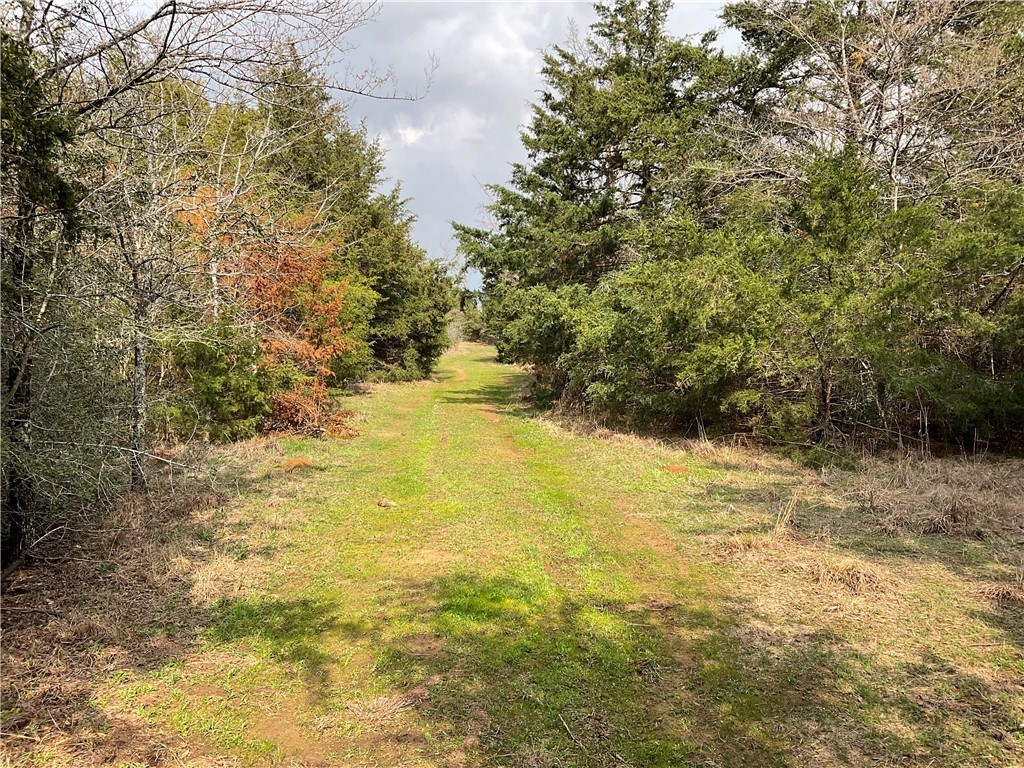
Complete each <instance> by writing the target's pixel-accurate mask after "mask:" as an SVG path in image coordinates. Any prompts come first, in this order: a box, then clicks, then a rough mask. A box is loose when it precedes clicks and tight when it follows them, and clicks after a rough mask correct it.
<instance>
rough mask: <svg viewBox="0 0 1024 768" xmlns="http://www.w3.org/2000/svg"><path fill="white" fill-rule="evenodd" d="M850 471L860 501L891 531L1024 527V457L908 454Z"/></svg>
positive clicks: (978, 533)
mask: <svg viewBox="0 0 1024 768" xmlns="http://www.w3.org/2000/svg"><path fill="white" fill-rule="evenodd" d="M845 474H846V475H847V477H848V479H849V482H850V484H851V485H852V495H853V497H854V499H855V500H856V502H857V503H858V505H859V506H860V507H861V509H862V510H863V511H865V512H866V513H868V515H870V516H871V517H873V518H874V519H875V521H876V524H877V525H878V527H879V528H881V530H882V531H884V532H885V533H887V534H890V535H901V534H907V533H910V534H915V533H916V534H939V535H944V536H955V537H965V538H966V537H974V538H982V539H987V538H993V539H995V538H1004V539H1006V538H1011V537H1014V536H1020V535H1021V534H1022V533H1024V461H1020V460H1003V461H994V460H986V459H983V458H954V459H935V458H928V459H915V458H911V457H903V458H901V459H899V460H896V461H893V460H875V461H873V462H871V463H870V464H869V465H868V466H867V467H866V468H865V470H864V471H862V472H857V473H845Z"/></svg>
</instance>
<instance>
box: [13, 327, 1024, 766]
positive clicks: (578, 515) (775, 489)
mask: <svg viewBox="0 0 1024 768" xmlns="http://www.w3.org/2000/svg"><path fill="white" fill-rule="evenodd" d="M522 375H523V374H521V373H520V372H518V371H517V370H516V369H513V368H510V367H507V366H501V365H498V364H496V363H495V362H493V350H491V349H490V348H488V347H483V346H480V345H463V346H462V347H460V348H459V349H458V350H456V351H455V352H454V353H450V354H449V355H447V356H445V357H444V358H443V359H442V364H441V368H440V371H439V373H438V375H437V376H436V380H434V381H431V382H424V383H419V384H406V385H388V386H380V387H377V388H375V389H374V391H373V392H371V393H368V394H365V395H361V396H358V397H352V398H348V399H347V403H346V407H348V408H351V409H352V410H353V411H354V412H355V414H356V416H355V417H354V419H355V421H354V425H355V426H356V428H357V429H358V430H359V432H360V434H359V436H358V437H356V438H354V439H351V440H314V439H283V440H263V441H254V442H252V443H248V444H244V445H240V446H234V447H232V448H231V449H230V450H226V451H224V452H223V453H221V454H218V455H217V456H216V457H215V458H216V460H217V461H218V462H219V463H220V465H221V473H220V475H219V480H218V482H217V484H216V486H215V487H214V488H213V490H212V491H208V492H207V491H203V493H202V494H199V497H198V498H193V500H192V501H193V502H194V504H193V506H192V507H189V511H188V513H187V514H185V513H183V512H180V511H179V512H176V511H175V510H173V509H171V510H165V511H166V514H165V515H163V516H162V517H161V516H159V515H158V516H156V517H155V518H154V516H153V515H152V513H151V512H150V513H149V516H148V517H147V516H146V515H145V514H143V513H142V512H139V511H138V510H135V511H133V510H131V509H129V510H126V511H125V513H124V520H123V521H122V523H121V525H120V526H113V527H112V530H113V532H112V533H109V534H108V535H106V536H105V537H103V538H102V544H101V545H100V544H93V545H83V548H82V556H81V557H80V558H78V559H76V560H73V561H71V562H67V563H65V564H63V565H61V566H60V567H59V568H58V569H56V570H57V571H59V575H57V576H54V575H52V571H54V570H55V569H53V568H50V569H44V568H40V567H35V568H27V569H25V571H24V572H23V573H21V574H19V575H18V576H17V577H16V579H15V580H14V581H13V583H12V584H11V585H10V586H9V587H8V589H7V594H6V595H5V608H9V609H10V611H9V612H7V613H5V615H4V634H5V637H4V678H5V680H4V685H5V696H4V702H3V708H4V711H3V717H4V726H5V731H6V736H5V739H4V747H3V748H4V754H5V756H6V757H5V759H6V760H7V761H8V763H9V764H10V765H16V766H22V765H25V766H28V765H32V766H35V765H44V766H45V765H69V766H79V765H121V766H148V765H164V764H166V765H196V766H202V765H219V766H220V765H223V766H228V765H240V766H263V765H296V766H453V767H457V766H524V767H533V766H537V767H539V766H566V767H568V766H581V767H582V766H635V767H637V768H640V767H642V766H722V767H724V768H732V767H734V766H736V767H738V766H780V767H781V766H832V765H855V766H885V765H892V766H896V765H899V766H908V765H910V766H1013V765H1024V686H1022V681H1024V592H1022V590H1021V584H1020V581H1021V574H1022V573H1024V529H1022V528H1021V520H1022V519H1024V487H1022V484H1024V477H1022V476H1021V468H1022V463H1021V462H1005V463H998V462H980V461H978V462H973V463H967V462H963V461H956V460H949V461H946V462H933V463H930V464H929V463H925V464H922V465H921V466H915V465H914V463H913V462H905V463H895V462H892V461H890V462H881V461H878V462H875V463H873V464H872V463H871V462H869V463H868V464H867V465H866V467H862V468H861V469H859V470H857V471H847V472H840V471H830V472H824V473H822V472H820V471H814V470H809V469H806V468H802V467H800V466H798V465H796V464H794V463H792V462H790V461H788V460H785V459H782V458H779V457H777V456H774V455H771V454H768V453H765V452H763V451H758V450H755V449H744V448H737V447H732V446H716V445H711V444H706V443H693V444H684V445H677V446H670V445H667V444H664V443H660V442H656V441H653V440H646V439H641V438H637V437H630V436H625V435H619V434H615V433H611V432H607V431H603V430H598V431H591V432H588V433H585V432H583V431H580V430H576V431H574V430H571V429H569V428H567V427H565V426H560V425H559V424H557V423H555V422H554V421H551V420H548V419H546V418H544V417H543V416H542V415H538V414H534V413H531V412H529V411H528V410H526V409H524V408H522V407H521V406H519V405H518V404H517V400H516V398H515V394H516V392H517V390H518V389H519V386H520V384H521V377H522ZM164 482H165V483H167V482H170V480H168V479H166V478H165V479H164ZM187 482H189V481H188V480H187V479H182V480H180V483H183V484H184V483H187ZM915 483H917V484H916V485H915ZM196 493H198V492H196ZM203 494H205V495H203ZM140 504H141V502H140ZM193 510H195V511H193Z"/></svg>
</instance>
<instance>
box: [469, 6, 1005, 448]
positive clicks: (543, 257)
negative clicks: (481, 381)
mask: <svg viewBox="0 0 1024 768" xmlns="http://www.w3.org/2000/svg"><path fill="white" fill-rule="evenodd" d="M669 6H670V4H669V3H668V2H665V1H664V0H614V1H612V2H608V3H602V4H599V5H598V6H597V17H598V18H597V21H596V23H595V24H594V25H593V26H592V27H591V28H590V31H589V33H588V34H586V35H585V36H582V37H581V36H574V37H573V38H572V39H570V40H569V41H568V42H567V43H566V44H564V45H562V46H557V47H554V48H553V49H551V50H550V51H549V52H548V53H547V55H546V56H545V59H544V68H543V76H544V80H545V87H544V88H543V90H542V91H541V93H540V96H539V99H538V100H537V102H536V103H535V104H534V105H533V112H532V119H531V121H530V122H529V124H528V125H527V126H526V127H525V128H524V129H523V132H522V141H523V145H524V147H525V149H526V151H527V153H528V160H527V161H526V162H525V163H522V164H519V165H516V166H514V168H513V171H512V175H511V181H510V182H509V183H508V184H507V185H505V186H494V187H492V188H491V193H492V196H493V198H492V199H493V202H492V204H491V205H490V207H489V213H490V216H491V219H492V222H493V223H492V226H490V227H488V228H478V227H470V226H465V225H456V231H457V235H458V237H459V239H460V244H461V250H462V252H463V253H464V254H465V255H466V256H467V258H468V260H469V262H470V263H471V264H472V265H474V266H475V267H477V268H478V269H479V270H480V271H481V272H482V274H483V281H484V290H485V299H484V313H485V319H486V324H487V327H488V330H489V332H490V333H491V334H493V335H494V336H495V337H496V338H497V342H498V346H499V351H500V353H501V354H502V355H503V356H504V357H505V358H506V359H508V360H514V361H518V362H521V363H526V364H529V365H531V366H532V367H533V369H534V371H535V373H536V380H537V385H538V387H539V389H540V390H542V391H544V392H546V393H547V394H548V395H549V396H551V397H555V398H559V399H561V400H562V401H563V402H564V403H566V404H568V405H574V406H577V407H579V408H582V409H585V410H587V411H589V412H592V413H596V414H600V415H602V416H604V417H608V418H613V419H618V420H622V421H627V422H630V423H635V424H641V425H648V426H651V425H657V426H670V427H674V428H692V429H695V430H703V429H708V430H712V429H717V430H719V431H726V432H727V431H735V430H742V431H745V432H748V433H749V432H752V433H754V434H757V435H761V436H764V437H765V438H768V439H772V440H780V441H790V442H793V441H795V442H798V443H801V444H809V445H815V444H817V445H844V444H846V445H848V444H851V443H857V444H865V443H867V444H872V445H883V444H884V445H893V444H900V443H902V444H904V445H906V444H916V445H924V446H927V445H928V444H929V443H930V442H931V441H933V440H937V439H941V440H946V441H958V442H960V443H961V444H963V445H965V446H967V447H974V446H978V445H985V444H991V442H992V441H995V442H997V443H1002V444H1007V443H1009V442H1012V441H1014V440H1019V438H1020V436H1021V432H1022V427H1024V290H1022V286H1021V284H1022V282H1024V187H1022V180H1024V6H1022V5H1020V4H1017V3H1002V2H985V1H977V0H929V1H928V2H916V1H914V0H850V1H849V2H847V1H845V0H806V1H801V2H794V1H791V0H747V1H744V2H737V3H732V4H730V5H728V6H727V7H726V8H725V9H724V11H723V13H722V17H721V18H722V22H723V28H724V29H725V30H727V31H728V32H729V33H730V34H731V35H732V36H733V38H738V39H739V40H741V44H740V45H739V47H738V50H736V51H735V52H730V51H726V50H725V49H724V48H723V47H722V46H721V45H719V44H718V42H717V36H716V34H717V33H715V32H712V33H708V34H706V35H704V36H703V37H701V38H700V39H677V38H674V37H673V36H671V35H670V34H668V33H667V32H666V18H667V14H668V11H669Z"/></svg>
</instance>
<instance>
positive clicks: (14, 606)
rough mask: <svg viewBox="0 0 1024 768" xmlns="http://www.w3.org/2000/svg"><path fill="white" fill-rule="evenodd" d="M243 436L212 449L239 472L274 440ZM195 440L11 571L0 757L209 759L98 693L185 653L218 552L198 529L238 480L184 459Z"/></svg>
mask: <svg viewBox="0 0 1024 768" xmlns="http://www.w3.org/2000/svg"><path fill="white" fill-rule="evenodd" d="M253 443H254V444H251V445H250V444H238V445H236V446H232V447H231V449H230V450H229V451H227V452H222V453H224V454H225V455H226V456H228V458H229V460H230V461H231V462H233V465H232V466H236V465H239V464H241V466H243V467H244V468H245V469H246V471H248V470H249V469H251V468H252V467H253V466H260V467H266V466H268V465H269V466H272V464H271V463H270V462H271V461H272V459H273V457H274V454H275V451H276V444H275V443H272V442H268V441H253ZM196 450H197V449H196V448H194V447H188V446H185V447H181V448H179V449H176V450H174V451H173V452H172V451H168V452H166V455H162V456H161V457H162V458H166V459H167V460H168V461H170V462H173V464H167V462H161V463H160V466H159V467H157V466H155V467H154V470H155V471H154V472H153V473H152V477H151V479H150V483H149V487H148V489H147V490H146V492H145V493H138V494H132V495H130V496H128V497H126V498H125V500H124V501H123V503H121V504H120V505H119V506H118V507H117V508H116V509H115V510H114V511H113V513H112V514H111V515H109V516H108V518H107V519H106V520H104V521H103V523H102V525H101V526H100V527H98V528H96V529H95V530H91V531H76V532H71V531H69V532H67V533H66V534H65V536H64V537H63V538H61V539H58V537H56V536H54V537H52V539H53V540H52V541H49V542H47V545H48V546H44V547H41V548H40V549H39V550H38V551H36V552H34V553H33V554H32V557H30V558H29V559H28V560H27V561H26V563H25V564H24V565H23V566H22V567H21V568H19V569H18V570H17V571H15V572H13V573H12V574H10V575H9V577H8V579H7V580H6V583H5V584H4V594H3V678H2V698H3V703H4V716H3V731H4V744H3V748H2V749H0V765H12V766H13V765H18V766H21V765H26V764H33V765H34V764H37V763H38V762H39V760H43V763H42V764H44V765H46V764H53V765H69V766H72V765H73V766H83V767H85V766H93V765H96V766H99V765H104V766H106V765H129V764H131V765H158V764H160V765H162V764H165V763H166V764H173V765H182V766H188V767H189V768H199V767H200V766H212V765H216V764H218V763H217V762H216V761H211V760H207V759H205V758H204V757H202V756H198V755H196V754H195V751H194V750H191V749H190V748H189V747H188V746H187V745H185V744H183V743H181V741H180V740H178V739H176V738H173V737H168V736H167V735H166V734H163V735H160V734H157V733H155V732H153V731H152V729H150V728H149V727H148V726H147V724H146V723H144V722H143V721H142V720H141V719H139V718H138V717H135V716H132V715H129V714H126V713H125V712H123V711H120V710H118V709H117V708H109V707H106V706H104V705H103V703H102V696H100V698H99V699H98V698H97V696H98V695H99V693H100V692H101V691H102V690H104V685H105V684H106V681H107V680H108V679H109V677H110V675H111V674H114V673H116V672H118V671H121V670H123V671H126V672H129V673H130V672H131V671H132V670H137V669H144V668H151V667H155V666H159V665H160V664H163V663H166V662H167V661H169V660H171V659H174V658H182V657H184V656H185V655H186V654H187V653H188V649H189V645H190V643H191V642H193V635H192V627H194V625H195V624H196V622H197V621H199V620H200V618H201V616H202V611H203V603H202V600H201V599H197V592H205V593H209V595H210V596H212V595H213V588H212V585H211V584H208V583H204V579H205V578H206V577H204V576H203V575H202V574H203V573H204V569H205V567H206V565H207V564H208V563H209V562H211V561H216V560H217V559H218V554H219V553H218V548H217V545H216V544H215V543H214V542H212V541H211V540H210V539H209V538H208V536H207V533H206V532H207V531H208V530H209V529H210V528H211V527H212V526H213V524H214V522H215V520H216V519H217V518H219V517H221V516H222V515H223V508H224V507H225V505H226V504H227V502H228V501H229V499H230V498H231V497H232V496H234V495H236V494H237V492H238V488H239V487H240V486H239V482H240V479H239V477H237V476H234V475H232V474H231V473H230V472H229V473H227V474H226V475H224V476H220V477H218V476H214V475H211V474H207V473H200V472H195V471H191V470H189V469H188V467H189V466H190V465H191V466H194V465H195V464H198V462H197V461H196V456H194V455H191V454H192V453H194V452H195V451H196ZM235 453H246V454H247V455H248V457H247V459H246V460H245V461H243V462H238V461H237V460H235V459H234V458H233V455H234V454H235ZM221 458H223V457H221ZM232 559H233V558H232ZM236 567H237V564H236ZM164 625H166V626H173V627H176V629H175V631H174V632H173V636H172V635H169V634H167V633H165V632H163V631H154V627H160V626H164ZM32 755H34V757H30V756H32ZM26 761H28V762H26Z"/></svg>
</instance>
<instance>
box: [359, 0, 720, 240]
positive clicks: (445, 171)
mask: <svg viewBox="0 0 1024 768" xmlns="http://www.w3.org/2000/svg"><path fill="white" fill-rule="evenodd" d="M720 6H721V3H720V2H717V1H715V0H712V1H711V2H681V3H680V5H679V6H678V7H677V8H676V9H675V10H674V11H673V13H672V14H671V17H670V22H669V28H670V30H671V32H672V33H673V34H676V35H682V34H688V33H695V32H696V33H700V32H703V31H705V30H706V29H708V28H710V27H711V26H713V24H714V23H715V20H714V17H715V15H716V14H717V12H718V9H719V8H720ZM593 18H594V13H593V8H592V6H591V4H590V3H589V2H544V1H543V0H534V2H401V3H392V2H387V0H385V2H384V5H383V7H382V10H381V12H380V14H379V16H378V17H377V19H376V20H375V21H374V22H373V23H372V24H369V25H367V26H366V27H363V28H361V29H358V30H356V31H355V32H353V33H351V34H350V35H348V36H347V37H346V42H347V43H352V44H355V45H356V46H358V48H357V50H356V51H355V52H354V54H353V56H352V58H351V60H350V61H349V62H347V63H348V64H349V65H351V66H353V68H354V69H355V70H356V71H358V69H359V67H360V66H362V65H364V64H365V65H368V64H369V63H370V61H371V60H372V61H376V62H379V63H381V64H382V65H383V66H384V67H385V68H386V67H391V68H393V69H394V72H395V74H396V77H397V80H398V86H399V88H400V90H408V91H416V90H417V89H419V88H420V87H421V86H422V85H423V84H424V69H425V68H426V67H427V66H428V65H429V61H430V56H431V54H434V55H436V57H437V59H438V60H439V63H440V66H439V69H438V70H437V72H436V73H435V75H434V79H433V82H432V84H431V87H430V90H429V92H427V94H426V95H425V96H424V97H423V98H422V99H420V100H418V101H412V102H394V101H373V100H368V99H357V100H356V101H355V102H354V103H353V105H352V107H351V114H352V117H353V119H359V118H361V117H363V116H365V117H366V120H367V124H368V126H369V128H370V131H371V132H372V133H376V134H379V135H380V137H381V142H382V144H383V146H384V147H385V149H386V150H387V153H388V156H387V160H386V162H387V167H388V172H389V174H390V175H391V177H392V178H393V180H395V181H399V180H400V181H401V183H402V188H403V193H404V194H405V195H406V196H408V197H410V198H411V202H410V209H411V210H412V211H413V212H414V213H415V214H416V215H417V216H418V221H417V223H416V230H415V231H416V236H417V238H418V239H419V241H420V243H421V245H423V246H424V247H425V248H427V249H428V250H429V251H431V252H432V253H434V254H436V255H440V254H441V252H442V251H443V250H446V249H447V250H453V246H452V245H451V229H450V227H449V221H451V220H456V221H461V222H464V223H468V224H474V223H478V222H480V221H481V219H482V214H481V208H482V206H484V205H486V203H487V202H488V198H487V194H486V192H485V190H484V189H482V185H484V184H488V183H503V182H505V181H507V180H508V176H509V166H510V165H511V163H513V162H517V161H522V160H523V159H524V157H525V152H524V150H523V148H522V145H521V143H520V139H519V128H520V126H521V125H522V124H523V123H525V122H527V121H528V120H529V119H530V112H529V108H528V107H529V104H530V103H531V102H533V101H535V100H536V97H537V91H538V89H540V87H541V86H542V79H541V77H540V68H541V66H542V63H543V61H542V56H543V53H542V52H543V50H544V49H546V48H549V47H550V46H552V45H555V44H559V43H563V42H564V41H565V40H566V37H567V35H568V31H569V27H570V22H571V23H573V24H574V25H575V26H576V27H577V28H578V29H580V30H585V29H586V28H587V26H588V25H589V24H590V23H591V21H592V20H593Z"/></svg>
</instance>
